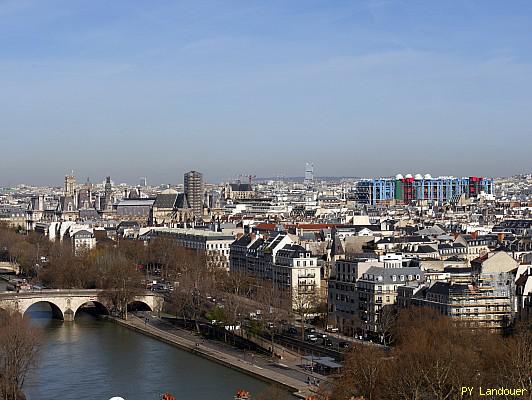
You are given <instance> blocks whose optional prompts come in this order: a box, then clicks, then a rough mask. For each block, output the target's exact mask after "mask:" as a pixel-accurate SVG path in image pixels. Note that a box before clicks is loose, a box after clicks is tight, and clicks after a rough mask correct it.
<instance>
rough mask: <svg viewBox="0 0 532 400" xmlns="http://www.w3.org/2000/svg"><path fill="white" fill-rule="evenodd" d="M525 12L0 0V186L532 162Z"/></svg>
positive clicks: (463, 169) (443, 6) (482, 168)
mask: <svg viewBox="0 0 532 400" xmlns="http://www.w3.org/2000/svg"><path fill="white" fill-rule="evenodd" d="M531 7H532V5H530V4H529V3H526V2H523V3H518V2H514V3H512V4H504V5H503V4H500V3H498V2H475V1H471V2H465V3H459V2H444V3H438V4H416V5H412V4H407V3H404V2H398V1H363V2H357V3H355V4H349V3H340V2H334V3H331V2H326V1H311V2H299V1H295V2H291V3H290V4H285V3H283V2H269V3H267V4H263V3H260V2H253V1H251V2H234V3H231V4H223V3H216V2H207V3H202V4H198V3H197V2H184V3H180V4H171V3H156V4H150V5H147V4H146V3H142V2H134V1H133V2H125V1H116V2H113V3H111V4H104V3H91V4H90V5H87V4H85V3H83V2H79V1H69V2H61V1H58V2H56V3H44V2H37V1H25V2H20V1H5V2H2V4H0V21H1V22H2V23H1V24H0V46H1V48H2V49H3V51H2V55H1V56H0V72H1V74H0V84H1V85H2V96H1V97H0V107H2V110H3V118H2V128H1V130H0V132H1V133H0V136H1V138H2V144H5V145H6V146H7V148H8V149H11V150H14V151H7V152H4V154H3V156H2V158H1V159H0V170H1V173H0V184H1V185H10V184H16V183H18V182H28V183H34V184H44V183H46V184H50V183H53V182H56V181H57V179H58V178H57V177H58V176H61V175H63V174H64V170H65V169H66V168H70V166H71V165H72V166H76V168H77V169H78V170H79V171H80V172H81V173H82V174H83V175H85V176H99V177H101V176H106V175H107V174H108V173H109V172H110V173H112V174H113V175H115V176H117V177H119V178H120V180H123V181H128V182H136V181H138V177H140V176H148V177H151V178H153V179H155V182H157V181H159V182H161V183H162V182H173V181H175V180H177V179H176V178H175V177H176V176H179V175H181V174H182V172H183V171H185V170H189V169H198V170H201V171H203V173H204V174H205V177H206V179H207V180H208V181H221V180H227V179H231V178H232V177H234V176H235V175H238V174H241V173H252V174H255V175H257V176H269V175H270V176H276V175H285V176H300V175H302V174H303V173H304V172H303V171H302V165H304V163H305V162H306V161H308V160H312V161H313V162H314V163H315V165H316V166H319V167H318V168H317V171H316V174H317V175H320V176H345V175H355V176H388V175H393V174H395V173H397V172H400V171H407V170H410V171H411V172H412V173H415V172H416V171H420V172H430V173H432V174H434V175H438V174H440V173H442V174H453V175H488V176H497V175H504V176H509V175H513V174H516V173H523V172H528V171H529V170H530V162H529V154H528V152H529V149H530V148H531V145H532V143H531V139H530V138H531V137H532V134H531V131H532V123H531V122H530V120H529V118H528V110H529V109H530V108H531V105H532V81H531V80H530V79H529V77H530V76H531V75H532V57H531V56H532V51H531V50H532V44H531V43H532V42H531V41H530V40H528V38H529V37H530V34H531V29H532V12H531V11H532V9H531ZM101 160H105V162H101ZM375 160H379V162H378V163H375ZM272 161H275V162H274V163H273V162H272ZM110 166H112V168H110ZM109 170H111V171H109Z"/></svg>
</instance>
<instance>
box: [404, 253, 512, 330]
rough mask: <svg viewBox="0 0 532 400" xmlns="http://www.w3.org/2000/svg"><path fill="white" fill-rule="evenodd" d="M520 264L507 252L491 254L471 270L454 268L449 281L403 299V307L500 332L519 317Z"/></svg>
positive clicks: (434, 283) (477, 261)
mask: <svg viewBox="0 0 532 400" xmlns="http://www.w3.org/2000/svg"><path fill="white" fill-rule="evenodd" d="M517 266H518V265H517V261H515V260H514V259H513V258H512V257H511V256H509V255H508V254H507V253H505V252H502V251H501V252H495V253H489V254H486V255H484V256H482V257H479V258H477V259H475V260H473V261H471V267H470V268H451V269H449V271H450V277H449V279H448V280H447V281H436V282H433V283H432V284H431V285H430V286H428V287H426V288H424V289H423V290H417V291H416V292H415V293H414V292H412V291H411V292H410V293H409V294H408V293H405V291H402V293H401V296H402V297H405V298H408V297H410V296H411V299H410V301H402V302H401V303H405V304H408V303H410V304H412V305H417V306H422V307H428V308H432V309H435V310H437V311H438V312H440V313H442V314H443V315H447V316H449V317H451V318H454V319H456V320H458V321H460V322H463V323H464V324H466V325H467V326H469V327H471V328H487V329H491V330H498V329H502V328H504V327H506V326H508V325H509V324H510V323H511V321H512V320H513V319H514V317H515V313H516V311H517V306H516V297H515V293H516V288H515V272H516V269H517Z"/></svg>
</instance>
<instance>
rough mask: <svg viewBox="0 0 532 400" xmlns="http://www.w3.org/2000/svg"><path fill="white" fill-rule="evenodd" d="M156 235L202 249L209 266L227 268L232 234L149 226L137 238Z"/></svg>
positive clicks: (144, 238) (154, 236)
mask: <svg viewBox="0 0 532 400" xmlns="http://www.w3.org/2000/svg"><path fill="white" fill-rule="evenodd" d="M157 237H167V238H172V239H174V240H176V241H177V243H178V244H179V245H181V246H183V247H185V248H187V249H194V250H197V251H202V252H204V253H205V255H206V256H207V260H208V262H209V264H210V265H211V266H213V267H219V268H224V269H229V249H230V245H231V243H233V241H234V236H233V235H230V234H226V233H223V232H214V231H208V230H201V229H193V228H191V229H188V228H165V227H151V228H149V229H148V230H147V231H146V232H145V233H144V234H142V235H141V236H140V237H139V238H140V239H141V240H151V239H154V238H157Z"/></svg>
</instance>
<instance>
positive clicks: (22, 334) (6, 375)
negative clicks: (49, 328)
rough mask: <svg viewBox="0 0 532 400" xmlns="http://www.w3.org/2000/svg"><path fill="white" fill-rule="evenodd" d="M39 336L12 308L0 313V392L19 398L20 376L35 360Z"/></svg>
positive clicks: (9, 398)
mask: <svg viewBox="0 0 532 400" xmlns="http://www.w3.org/2000/svg"><path fill="white" fill-rule="evenodd" d="M39 342H40V335H39V333H38V331H37V330H36V328H34V327H31V326H30V325H29V323H28V321H27V320H25V319H23V318H22V315H20V313H18V312H16V311H5V312H3V313H2V314H0V395H1V396H2V399H4V400H17V399H19V398H21V390H22V387H23V385H24V379H25V378H26V375H27V373H28V371H29V369H30V368H31V367H32V366H34V365H35V364H36V362H37V355H38V349H39Z"/></svg>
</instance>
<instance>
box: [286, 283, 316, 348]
mask: <svg viewBox="0 0 532 400" xmlns="http://www.w3.org/2000/svg"><path fill="white" fill-rule="evenodd" d="M291 303H292V306H291V308H292V311H293V312H294V314H295V315H296V316H297V317H298V318H299V319H300V320H301V339H302V340H304V339H305V323H306V321H307V319H308V317H309V316H310V315H311V314H313V313H316V310H317V308H318V306H319V304H320V296H319V294H318V293H317V291H316V290H315V289H311V290H302V289H300V288H293V290H292V296H291Z"/></svg>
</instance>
